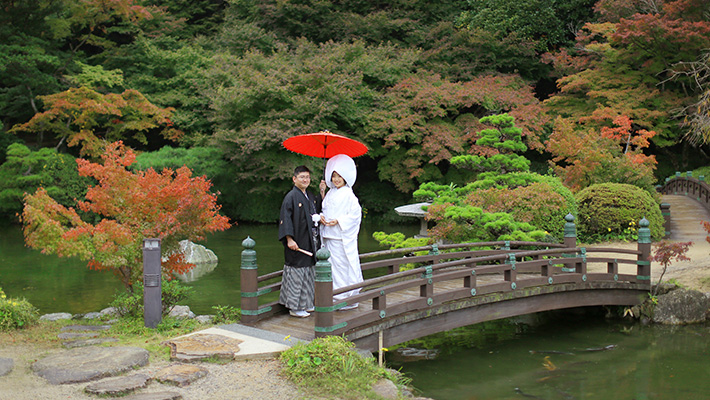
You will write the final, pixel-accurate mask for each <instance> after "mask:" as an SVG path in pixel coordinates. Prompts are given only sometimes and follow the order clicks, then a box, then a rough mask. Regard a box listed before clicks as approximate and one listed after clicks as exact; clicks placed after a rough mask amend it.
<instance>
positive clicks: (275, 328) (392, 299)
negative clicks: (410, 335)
mask: <svg viewBox="0 0 710 400" xmlns="http://www.w3.org/2000/svg"><path fill="white" fill-rule="evenodd" d="M460 287H461V284H460V283H459V284H458V285H456V284H455V283H454V282H441V283H440V284H437V285H436V288H437V289H438V290H436V289H435V291H444V290H450V289H455V288H460ZM418 298H419V291H418V290H417V289H409V290H406V291H401V292H397V293H392V294H391V295H389V296H388V297H387V302H388V304H397V303H404V302H407V301H412V300H416V299H418ZM368 303H370V304H368ZM370 310H372V304H371V302H367V303H360V306H359V307H358V308H357V309H354V310H347V311H337V312H336V313H335V317H334V323H335V324H339V323H340V322H341V321H342V320H344V319H345V317H347V318H352V317H353V316H359V315H362V314H365V313H366V312H367V311H370ZM314 315H315V314H311V316H310V317H308V318H295V317H291V316H290V315H288V314H287V313H284V314H279V315H276V316H273V317H271V318H269V319H266V320H262V321H259V322H257V323H256V324H255V325H254V327H256V328H259V329H264V330H267V331H271V332H276V333H279V334H282V335H284V336H287V335H291V336H292V337H295V338H298V339H303V340H313V339H314V338H315V330H314V328H315V316H314Z"/></svg>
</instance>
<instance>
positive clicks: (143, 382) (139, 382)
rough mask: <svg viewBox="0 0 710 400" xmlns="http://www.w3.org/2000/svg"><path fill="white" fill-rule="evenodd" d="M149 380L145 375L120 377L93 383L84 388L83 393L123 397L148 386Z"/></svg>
mask: <svg viewBox="0 0 710 400" xmlns="http://www.w3.org/2000/svg"><path fill="white" fill-rule="evenodd" d="M150 380H151V378H150V376H148V375H145V374H135V375H129V376H121V377H118V378H109V379H104V380H101V381H98V382H94V383H92V384H90V385H88V386H87V387H85V388H84V391H85V392H86V393H90V394H95V395H98V396H106V395H109V396H123V395H125V394H128V393H130V392H133V391H134V390H136V389H142V388H144V387H146V386H148V383H150Z"/></svg>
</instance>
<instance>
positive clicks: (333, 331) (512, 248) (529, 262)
mask: <svg viewBox="0 0 710 400" xmlns="http://www.w3.org/2000/svg"><path fill="white" fill-rule="evenodd" d="M568 218H570V219H568V220H567V224H566V225H565V241H564V242H565V243H563V244H559V243H544V242H505V241H500V242H485V243H465V244H457V245H441V246H436V245H432V246H422V247H418V248H410V249H402V250H401V251H400V252H396V254H401V253H403V252H409V253H411V252H414V251H429V254H427V255H424V256H413V257H396V258H389V259H386V260H377V261H370V262H364V263H363V264H362V268H363V270H371V269H377V268H382V269H384V270H385V271H384V273H383V275H381V276H377V277H374V278H370V279H366V280H365V281H364V282H362V283H360V284H356V285H351V286H347V287H343V288H339V289H336V290H333V286H332V278H331V270H330V264H329V262H328V261H327V260H328V257H329V255H328V254H327V251H326V252H324V250H320V251H319V253H318V254H317V256H318V258H319V261H318V263H316V299H315V308H316V310H315V317H316V318H315V336H325V335H340V334H346V335H348V337H349V338H350V337H351V336H352V335H353V332H354V331H355V330H357V329H360V328H362V327H366V326H368V325H372V324H376V323H377V322H378V321H380V320H382V319H384V318H390V317H393V316H400V315H405V314H407V313H409V312H411V311H413V310H427V309H431V310H433V309H435V308H436V307H437V306H439V305H442V304H444V303H447V302H451V301H456V300H461V299H466V298H473V297H477V298H481V297H482V296H483V297H485V296H487V295H491V294H494V293H506V292H515V291H525V290H531V289H532V288H539V287H541V286H551V285H560V284H575V285H582V286H584V285H590V284H593V283H595V282H606V283H612V284H615V283H619V282H621V283H624V282H625V283H629V284H632V285H634V287H635V288H641V289H643V290H650V276H651V270H650V262H649V261H648V259H649V255H650V248H651V241H650V232H646V231H648V221H646V220H645V219H643V220H641V221H640V222H639V226H640V229H639V242H638V244H637V249H635V250H628V249H612V248H598V247H587V248H585V247H576V230H575V227H574V224H573V223H572V221H573V217H572V216H571V215H570V216H568ZM248 240H250V239H247V240H245V243H244V245H245V250H244V252H243V261H242V265H243V268H242V322H243V323H245V324H250V323H255V322H257V321H259V320H261V319H264V318H267V317H269V316H271V315H273V314H275V313H280V312H282V310H283V308H282V306H280V305H279V304H277V303H275V302H273V303H268V304H264V305H263V306H259V303H258V298H259V297H260V296H262V295H264V294H266V293H269V292H272V291H274V290H279V289H280V282H275V283H271V284H266V285H263V286H259V283H260V282H265V281H267V280H269V279H274V278H278V277H279V276H280V272H274V273H271V274H267V275H263V276H257V274H256V270H255V268H254V269H252V263H251V259H250V257H249V256H250V254H251V253H249V252H250V251H253V250H252V249H253V241H251V243H247V242H248ZM250 246H251V247H250ZM442 248H443V250H449V251H450V252H448V253H446V252H440V250H442ZM461 249H466V250H461ZM455 250H458V251H455ZM245 253H246V254H245ZM378 253H380V254H379V255H380V256H382V255H383V253H382V252H378ZM391 254H394V253H389V254H386V255H391ZM375 255H378V254H375ZM245 256H247V257H246V258H245ZM405 263H407V264H410V263H417V265H420V266H418V267H416V268H413V269H410V270H401V266H402V265H403V264H405ZM590 263H592V264H601V265H603V267H604V268H602V270H601V271H596V270H595V271H594V272H590V271H588V265H590ZM253 264H255V263H253ZM244 266H246V269H245V268H244ZM624 267H627V269H628V267H631V268H632V269H633V271H630V272H629V271H628V270H625V269H624ZM597 269H598V268H597ZM353 289H361V292H360V294H358V295H355V296H351V297H348V298H347V300H343V301H339V302H338V301H334V300H333V295H334V294H339V293H344V292H348V291H350V290H353ZM412 292H414V293H418V295H416V296H414V297H412V296H411V293H412ZM403 293H409V295H408V296H409V297H406V296H404V295H403ZM354 303H360V304H361V305H360V307H361V308H360V309H361V311H362V310H364V311H365V312H358V313H354V314H353V313H337V316H336V312H337V310H339V309H341V308H343V307H345V306H347V305H350V304H354ZM363 307H364V308H363Z"/></svg>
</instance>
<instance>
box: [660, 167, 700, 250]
mask: <svg viewBox="0 0 710 400" xmlns="http://www.w3.org/2000/svg"><path fill="white" fill-rule="evenodd" d="M656 190H657V191H658V192H660V193H662V194H674V195H681V196H687V197H693V198H695V200H697V201H698V202H699V203H700V204H702V205H703V207H705V209H706V210H708V211H710V185H708V183H707V182H705V176H703V175H700V176H698V177H697V178H694V177H693V172H692V171H688V172H686V173H685V176H683V175H682V174H681V173H680V172H676V173H675V176H672V177H668V178H666V179H665V182H664V183H663V185H658V186H657V187H656ZM670 207H671V206H670V204H667V203H662V204H661V213H662V214H663V217H664V219H665V230H666V237H669V236H670V233H671V232H670V231H671V210H670Z"/></svg>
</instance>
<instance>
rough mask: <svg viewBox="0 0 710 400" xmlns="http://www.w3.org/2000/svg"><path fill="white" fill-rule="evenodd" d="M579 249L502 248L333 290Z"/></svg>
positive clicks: (363, 286) (357, 287)
mask: <svg viewBox="0 0 710 400" xmlns="http://www.w3.org/2000/svg"><path fill="white" fill-rule="evenodd" d="M578 250H579V249H578V248H561V249H545V250H532V251H519V250H500V253H499V254H494V255H487V256H480V257H471V258H463V259H458V260H452V261H447V262H443V263H439V264H434V265H431V266H421V267H416V268H413V269H409V270H406V271H399V272H394V273H388V274H386V275H383V276H379V277H376V278H370V279H366V280H365V281H363V282H360V283H356V284H353V285H349V286H344V287H342V288H339V289H337V290H333V295H337V294H340V293H345V292H349V291H351V290H354V289H364V288H367V287H370V286H374V285H379V284H381V283H383V282H387V281H393V280H398V279H401V278H406V277H408V276H410V275H421V274H422V273H425V272H427V271H431V272H436V271H439V270H442V269H446V268H452V267H461V266H463V267H466V266H469V265H474V264H479V263H481V262H489V261H502V260H509V259H510V254H515V255H516V257H530V256H546V255H552V254H563V253H573V254H576V252H577V251H578ZM451 254H453V253H451ZM421 257H425V256H421ZM567 260H568V259H564V261H567ZM488 265H492V264H488ZM478 266H479V267H480V266H481V265H478Z"/></svg>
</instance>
